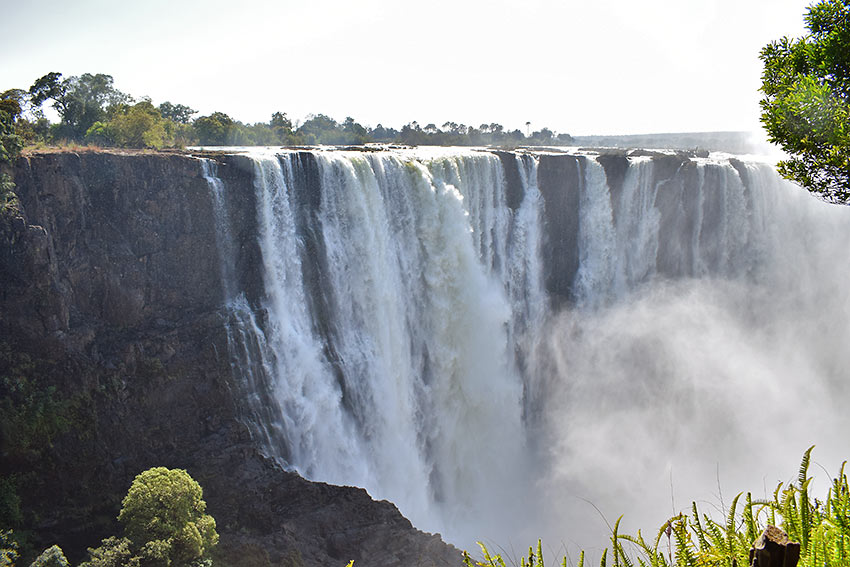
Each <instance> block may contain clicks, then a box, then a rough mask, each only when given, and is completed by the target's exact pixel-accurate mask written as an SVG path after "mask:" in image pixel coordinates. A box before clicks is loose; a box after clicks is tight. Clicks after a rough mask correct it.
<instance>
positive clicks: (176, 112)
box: [157, 101, 198, 124]
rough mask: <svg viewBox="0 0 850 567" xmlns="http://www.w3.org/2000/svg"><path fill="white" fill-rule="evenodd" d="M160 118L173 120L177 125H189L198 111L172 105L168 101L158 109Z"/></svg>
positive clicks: (179, 105)
mask: <svg viewBox="0 0 850 567" xmlns="http://www.w3.org/2000/svg"><path fill="white" fill-rule="evenodd" d="M157 110H159V114H160V116H162V117H163V118H165V119H166V120H171V121H172V122H176V123H177V124H188V123H189V120H190V119H191V118H192V115H193V114H197V113H198V111H197V110H192V109H191V108H189V107H188V106H186V105H183V104H172V103H170V102H168V101H165V102H163V103H162V104H160V105H159V106H158V107H157Z"/></svg>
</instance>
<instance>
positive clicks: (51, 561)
mask: <svg viewBox="0 0 850 567" xmlns="http://www.w3.org/2000/svg"><path fill="white" fill-rule="evenodd" d="M30 567H70V564H69V563H68V560H67V559H66V558H65V554H64V553H63V552H62V548H61V547H59V546H58V545H53V546H50V547H48V548H47V549H45V550H44V551H43V552H42V553H41V555H39V556H38V557H36V559H35V561H33V562H32V563H31V564H30Z"/></svg>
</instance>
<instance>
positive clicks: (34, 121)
mask: <svg viewBox="0 0 850 567" xmlns="http://www.w3.org/2000/svg"><path fill="white" fill-rule="evenodd" d="M48 104H49V105H50V106H51V107H52V108H53V109H55V111H56V112H57V113H58V115H59V117H60V122H59V123H58V124H51V123H50V122H49V121H48V120H47V119H46V118H45V115H44V107H45V105H48ZM0 112H3V113H4V114H2V115H0V117H5V118H3V120H5V121H6V122H7V123H8V124H9V125H10V126H14V131H15V133H16V135H18V136H19V137H20V138H21V139H22V140H23V141H24V142H26V143H27V144H36V143H39V142H40V143H46V144H57V143H62V142H76V143H85V144H93V145H98V146H113V147H122V148H156V149H160V148H164V147H182V146H186V145H194V144H198V145H232V146H250V145H261V146H266V145H286V146H299V145H316V144H328V145H355V144H366V143H371V142H380V143H399V144H408V145H453V146H454V145H471V146H483V145H498V146H518V145H564V144H569V143H570V142H571V141H572V137H571V136H570V135H569V134H555V132H553V131H551V130H549V129H548V128H542V129H540V130H537V131H535V132H533V133H529V134H528V135H526V134H524V133H523V132H522V131H521V130H518V129H517V130H513V131H507V130H505V129H504V128H503V127H502V125H501V124H495V123H492V124H481V125H480V126H478V127H477V128H475V127H472V126H467V125H465V124H457V123H455V122H446V123H444V124H443V125H442V126H439V127H438V126H437V125H435V124H427V125H425V126H420V125H419V124H418V123H417V122H411V123H409V124H407V125H405V126H404V127H402V128H401V130H396V129H394V128H387V127H384V126H383V125H381V124H378V125H377V126H376V127H374V128H367V127H365V126H363V125H361V124H359V123H357V122H355V120H354V119H353V118H351V117H348V118H346V119H345V121H343V122H341V123H340V122H337V121H336V120H334V119H333V118H330V117H329V116H326V115H324V114H317V115H310V116H308V117H307V119H306V120H305V121H304V122H303V123H300V124H298V123H293V121H292V120H291V119H290V118H289V117H287V115H286V113H283V112H275V113H274V114H272V116H271V119H270V120H269V121H268V122H258V123H256V124H243V123H242V122H239V121H237V120H235V119H233V118H231V117H230V116H228V115H227V114H225V113H223V112H213V113H212V114H210V115H208V116H199V117H197V118H193V116H194V115H196V114H197V111H195V110H193V109H191V108H189V107H188V106H186V105H183V104H174V103H171V102H168V101H166V102H163V103H162V104H160V105H158V106H155V105H154V104H153V102H152V101H151V100H150V99H149V98H146V97H143V98H141V99H138V100H137V99H134V98H133V97H132V96H130V95H128V94H127V93H123V92H121V91H119V90H118V89H116V88H115V87H114V86H113V79H112V76H111V75H103V74H97V75H92V74H89V73H86V74H83V75H80V76H78V77H77V76H74V77H67V78H63V76H62V74H61V73H55V72H53V73H48V74H47V75H44V76H43V77H40V78H39V79H37V80H36V81H35V82H34V83H33V84H32V86H30V87H29V89H28V90H23V89H9V90H6V91H5V92H3V93H2V94H0Z"/></svg>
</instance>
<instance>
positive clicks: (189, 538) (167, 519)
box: [104, 467, 218, 567]
mask: <svg viewBox="0 0 850 567" xmlns="http://www.w3.org/2000/svg"><path fill="white" fill-rule="evenodd" d="M206 507H207V505H206V503H205V502H204V500H203V491H202V489H201V486H200V485H199V484H198V483H197V482H195V481H194V480H193V479H192V477H191V476H189V473H187V472H186V471H185V470H182V469H167V468H165V467H156V468H152V469H149V470H146V471H144V472H143V473H141V474H139V475H138V476H136V478H135V480H133V484H132V485H131V486H130V490H129V492H127V496H126V497H125V498H124V501H123V502H122V508H121V513H120V514H119V515H118V520H119V521H120V522H121V523H122V524H123V525H124V535H125V536H126V538H127V539H128V540H129V541H130V549H131V550H132V551H133V552H134V553H135V554H136V555H138V556H139V557H141V564H142V565H151V566H170V567H183V566H190V565H195V564H197V562H198V561H201V560H204V559H206V558H208V556H209V553H210V551H211V549H212V547H213V546H215V545H216V544H217V543H218V533H217V532H216V530H215V520H214V519H213V517H212V516H210V515H209V514H206V513H205V512H206ZM106 543H107V542H104V544H106ZM113 543H115V545H113V547H116V546H117V547H120V543H121V542H120V540H118V542H113Z"/></svg>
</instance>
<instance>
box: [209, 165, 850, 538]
mask: <svg viewBox="0 0 850 567" xmlns="http://www.w3.org/2000/svg"><path fill="white" fill-rule="evenodd" d="M246 156H247V157H246V159H248V160H250V163H251V164H252V167H253V179H254V182H253V187H252V191H253V197H254V199H253V202H254V203H256V211H254V214H255V215H256V225H257V234H256V242H257V245H258V247H259V250H260V253H261V256H262V289H263V292H262V294H260V297H258V298H257V299H255V300H249V299H248V298H247V296H246V293H245V291H244V290H243V289H240V286H241V285H243V284H242V283H240V281H239V277H238V274H237V272H238V270H236V269H235V268H234V266H235V265H236V260H235V259H234V257H235V256H236V255H237V254H238V247H237V246H235V245H234V244H233V238H234V237H233V235H232V234H231V232H232V231H230V230H229V229H228V226H230V225H229V224H228V223H229V221H228V218H229V214H230V213H229V212H228V210H227V202H228V199H227V198H226V194H227V192H228V191H230V190H233V188H229V187H227V186H225V185H224V184H222V183H221V181H220V180H219V179H218V177H217V175H216V172H215V169H214V167H213V164H212V163H211V162H209V161H206V160H204V161H202V167H203V168H204V169H203V174H204V176H205V178H206V179H207V180H208V182H209V184H210V190H211V194H212V196H213V201H214V204H215V206H216V209H215V210H216V222H217V226H219V235H218V240H217V245H218V248H219V251H220V254H221V258H222V261H221V265H222V273H221V277H222V280H223V282H224V283H223V285H222V288H223V290H224V295H225V298H224V304H225V305H224V312H225V313H226V317H227V328H228V336H229V340H230V350H231V353H230V356H231V361H232V364H233V368H234V375H235V376H237V377H238V379H239V380H240V381H241V382H242V383H244V384H245V388H246V392H247V394H246V395H247V396H248V397H249V403H248V406H249V407H250V417H249V421H250V425H251V429H252V431H253V432H254V435H255V436H256V439H257V442H258V445H259V446H260V447H261V449H262V450H263V451H265V452H266V453H267V454H268V455H270V456H272V457H274V458H276V459H277V460H278V461H279V462H280V463H281V464H283V465H284V466H286V467H287V468H289V469H291V470H295V471H298V472H299V473H301V474H302V475H304V476H306V477H308V478H311V479H315V480H322V481H327V482H333V483H340V484H354V485H358V486H362V487H364V488H366V489H367V490H368V491H369V492H370V494H371V495H372V496H373V497H375V498H379V499H381V498H386V499H389V500H391V501H393V502H394V503H396V504H397V505H398V506H399V508H400V510H401V511H402V513H404V514H405V515H407V516H408V517H409V518H410V519H411V520H412V521H413V522H414V524H415V525H416V526H417V527H420V528H422V529H425V530H429V531H439V532H442V533H443V534H444V536H445V537H446V538H447V539H448V540H449V541H453V542H456V543H458V544H461V545H463V546H464V547H467V548H469V547H470V546H471V545H472V544H473V542H474V541H475V540H482V539H487V538H492V541H503V542H507V541H508V539H505V538H509V539H510V541H511V542H514V543H517V541H516V540H517V538H519V537H530V538H536V537H538V536H547V537H554V538H555V541H565V542H567V541H581V538H582V537H586V538H591V541H595V540H593V539H592V538H597V539H599V537H598V536H599V535H600V533H601V534H604V533H605V527H604V522H601V521H599V522H594V521H588V520H587V518H588V517H593V518H594V519H595V514H596V513H595V512H594V511H593V510H592V508H589V507H588V504H586V500H589V501H591V502H593V503H594V505H596V506H597V507H598V508H599V509H600V510H603V511H604V513H605V514H606V515H608V516H609V517H616V516H617V515H619V514H621V513H625V514H627V515H629V514H631V518H628V519H632V518H633V519H635V520H636V521H648V522H650V525H648V526H647V525H646V524H643V525H641V524H637V527H641V526H643V527H644V529H648V528H652V527H654V526H655V525H656V523H660V522H661V521H663V520H664V519H666V516H668V515H669V514H666V512H662V513H660V514H657V512H658V511H657V510H654V512H656V515H653V514H651V513H649V512H648V510H647V508H649V509H651V508H653V507H657V505H658V502H661V503H666V502H670V501H671V497H672V500H673V502H674V503H675V504H674V505H677V504H682V505H688V504H689V502H690V501H689V500H688V501H685V499H687V498H702V497H705V498H708V497H709V496H710V491H711V489H712V488H714V487H715V486H716V479H715V476H716V475H717V474H718V470H719V467H720V466H723V467H724V468H725V467H728V471H729V474H728V475H724V478H726V479H728V481H729V483H730V488H729V491H734V490H738V489H740V490H744V489H751V490H756V489H759V488H761V486H762V479H763V478H764V475H767V474H786V473H792V472H793V471H794V470H795V465H794V463H795V461H796V459H798V458H799V456H800V455H801V454H802V451H803V450H804V449H805V448H806V447H807V446H808V445H809V444H813V443H818V444H823V446H824V450H823V453H822V454H823V457H824V458H838V457H840V456H841V455H840V454H838V453H839V451H840V450H841V449H842V447H841V441H840V435H839V434H838V433H837V432H839V431H847V430H848V429H847V427H846V426H847V425H848V421H850V420H848V418H847V417H845V413H846V412H843V411H841V410H840V409H839V408H840V403H839V401H840V400H841V399H846V398H842V397H841V396H842V395H846V394H847V393H848V386H847V385H846V384H847V381H846V379H845V378H844V376H843V372H844V370H843V369H844V368H848V367H850V355H848V354H845V349H844V345H846V344H847V339H850V328H848V322H847V321H848V318H847V315H848V309H850V296H848V293H847V292H846V291H845V290H844V287H846V286H844V285H843V283H844V282H843V279H844V277H846V275H847V274H850V259H847V258H846V256H847V255H846V254H843V252H842V249H841V245H842V243H843V242H845V241H846V239H847V237H848V236H850V217H848V211H847V210H845V209H843V208H839V207H830V206H827V205H825V204H823V203H820V202H818V201H816V200H815V199H813V198H811V197H809V196H808V195H807V194H805V193H804V192H802V191H801V190H800V189H799V188H797V187H794V186H792V185H790V184H788V183H785V182H784V181H781V180H780V179H779V178H778V177H777V175H776V174H775V172H774V171H773V169H772V168H771V167H770V166H768V165H765V164H760V163H757V162H744V161H740V160H738V159H735V158H729V157H723V156H717V157H712V158H699V159H697V158H686V157H682V156H680V155H673V154H670V155H662V154H658V155H633V156H626V155H625V154H621V155H604V154H603V155H595V154H591V153H581V152H576V153H572V154H560V155H549V154H539V155H533V154H529V153H522V152H487V151H475V150H456V149H417V150H385V151H380V152H357V151H321V150H315V151H288V150H286V151H285V150H280V151H271V150H252V151H250V152H247V154H246ZM800 392H806V394H807V395H806V396H801V395H800ZM814 424H819V426H818V427H815V426H814ZM772 435H776V436H777V437H779V438H783V439H784V440H785V441H784V445H786V446H783V447H782V450H781V451H778V452H775V453H771V454H770V456H769V457H768V456H765V455H760V454H759V453H758V451H760V450H764V447H763V441H762V440H763V439H764V438H765V437H771V436H772ZM816 455H817V452H816ZM843 456H844V457H846V456H847V455H843ZM742 463H743V464H744V465H745V466H742ZM748 467H750V468H751V469H752V470H749V469H748ZM780 478H782V477H780ZM674 479H680V480H678V481H674ZM753 479H755V481H756V482H757V483H758V484H757V485H756V486H739V483H744V482H747V481H753ZM774 480H779V478H777V479H773V478H770V482H768V483H767V485H770V486H769V487H768V488H770V489H772V486H773V481H774ZM671 482H672V483H673V485H674V489H671V486H670V485H671ZM635 488H638V490H635ZM689 490H691V491H701V492H699V493H695V494H688V492H687V491H689ZM724 490H725V488H724ZM671 491H672V492H673V493H671ZM649 498H655V500H651V501H649V500H646V499H649ZM677 498H681V499H682V500H681V502H676V500H677ZM663 505H666V504H663ZM628 519H627V522H626V523H628ZM653 522H654V523H653ZM595 524H600V525H599V526H597V525H595ZM565 532H569V534H568V535H565ZM529 541H531V540H529ZM519 543H527V542H522V541H520V542H519ZM587 545H590V544H588V543H586V541H585V543H584V544H583V546H587Z"/></svg>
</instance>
